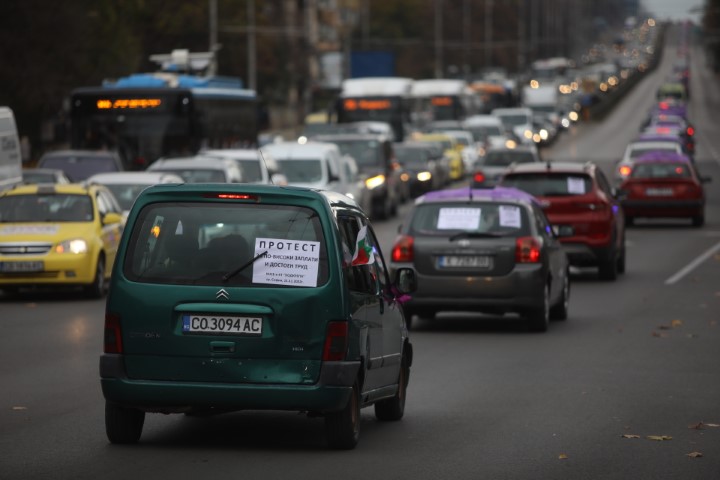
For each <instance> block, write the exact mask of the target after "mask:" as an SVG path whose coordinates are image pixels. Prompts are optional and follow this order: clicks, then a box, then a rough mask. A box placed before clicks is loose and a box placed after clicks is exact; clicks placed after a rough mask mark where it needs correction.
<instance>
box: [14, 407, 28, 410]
mask: <svg viewBox="0 0 720 480" xmlns="http://www.w3.org/2000/svg"><path fill="white" fill-rule="evenodd" d="M13 410H27V407H13Z"/></svg>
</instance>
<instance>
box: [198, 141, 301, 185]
mask: <svg viewBox="0 0 720 480" xmlns="http://www.w3.org/2000/svg"><path fill="white" fill-rule="evenodd" d="M202 154H203V155H207V156H210V157H218V158H229V159H231V160H233V161H235V162H236V163H237V165H238V167H239V168H240V176H241V178H242V183H269V184H273V185H287V178H285V175H284V174H283V173H282V171H281V169H280V166H279V165H278V164H277V162H276V161H275V158H273V156H272V155H271V154H270V153H269V152H268V151H267V149H260V150H258V149H255V148H228V149H218V150H204V151H203V152H202Z"/></svg>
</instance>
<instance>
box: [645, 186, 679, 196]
mask: <svg viewBox="0 0 720 480" xmlns="http://www.w3.org/2000/svg"><path fill="white" fill-rule="evenodd" d="M645 194H646V195H647V196H648V197H672V195H673V189H672V188H648V189H647V190H645Z"/></svg>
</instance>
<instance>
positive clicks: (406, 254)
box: [391, 235, 415, 262]
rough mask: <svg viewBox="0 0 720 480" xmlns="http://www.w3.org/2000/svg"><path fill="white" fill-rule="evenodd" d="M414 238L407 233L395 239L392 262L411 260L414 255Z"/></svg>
mask: <svg viewBox="0 0 720 480" xmlns="http://www.w3.org/2000/svg"><path fill="white" fill-rule="evenodd" d="M414 243H415V240H414V239H413V237H411V236H409V235H402V236H400V237H399V238H398V239H397V240H395V245H393V249H392V255H391V256H392V261H393V262H412V261H413V257H414V252H413V246H414Z"/></svg>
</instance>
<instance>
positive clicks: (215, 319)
mask: <svg viewBox="0 0 720 480" xmlns="http://www.w3.org/2000/svg"><path fill="white" fill-rule="evenodd" d="M182 321H183V326H182V327H183V328H182V329H183V333H212V334H217V335H252V336H259V335H262V318H260V317H236V316H230V315H205V314H192V315H183V317H182Z"/></svg>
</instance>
